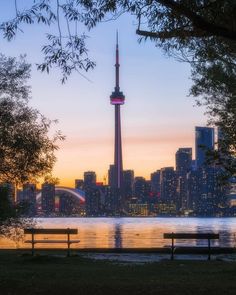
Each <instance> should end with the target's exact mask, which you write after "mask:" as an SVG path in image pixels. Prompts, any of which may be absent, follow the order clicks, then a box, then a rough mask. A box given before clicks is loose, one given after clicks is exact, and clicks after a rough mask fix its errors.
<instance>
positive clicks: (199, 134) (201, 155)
mask: <svg viewBox="0 0 236 295" xmlns="http://www.w3.org/2000/svg"><path fill="white" fill-rule="evenodd" d="M213 150H214V128H209V127H195V153H196V168H197V169H198V168H200V167H202V166H204V165H205V162H206V152H207V151H213Z"/></svg>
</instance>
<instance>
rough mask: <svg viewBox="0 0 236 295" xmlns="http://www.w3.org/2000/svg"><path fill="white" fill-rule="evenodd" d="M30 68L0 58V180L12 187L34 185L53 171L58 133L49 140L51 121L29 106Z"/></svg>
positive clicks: (21, 62)
mask: <svg viewBox="0 0 236 295" xmlns="http://www.w3.org/2000/svg"><path fill="white" fill-rule="evenodd" d="M29 69H30V66H29V65H28V64H27V63H26V62H25V61H24V60H22V59H21V60H20V61H16V59H14V58H6V57H4V56H3V55H1V56H0V162H1V166H0V180H1V181H2V182H12V183H14V184H15V185H19V184H23V183H26V182H30V181H35V180H36V179H37V178H38V177H40V176H43V175H45V174H47V173H50V171H51V170H52V168H53V165H54V163H55V161H56V157H55V155H54V152H55V151H56V150H57V149H58V146H57V144H56V143H57V141H58V140H60V139H63V136H62V135H61V133H60V132H56V134H55V135H54V136H53V137H52V138H50V137H49V135H48V133H49V130H50V127H51V125H52V123H54V121H51V120H49V119H47V118H46V117H44V116H43V115H42V114H41V113H40V112H39V111H38V110H36V109H33V108H31V107H29V106H28V103H27V99H28V98H29V93H30V88H29V86H28V85H27V84H26V80H27V79H28V78H29V75H30V73H29Z"/></svg>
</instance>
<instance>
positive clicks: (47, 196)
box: [42, 182, 55, 215]
mask: <svg viewBox="0 0 236 295" xmlns="http://www.w3.org/2000/svg"><path fill="white" fill-rule="evenodd" d="M42 211H43V213H44V214H46V215H50V214H52V213H53V212H54V211H55V184H52V183H47V182H45V183H43V184H42Z"/></svg>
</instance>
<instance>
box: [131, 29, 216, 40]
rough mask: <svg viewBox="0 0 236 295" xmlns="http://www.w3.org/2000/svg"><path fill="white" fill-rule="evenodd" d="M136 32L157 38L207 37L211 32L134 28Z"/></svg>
mask: <svg viewBox="0 0 236 295" xmlns="http://www.w3.org/2000/svg"><path fill="white" fill-rule="evenodd" d="M136 34H138V35H140V36H143V37H150V38H158V39H171V38H186V37H193V38H194V37H209V36H211V35H212V34H210V33H208V32H206V31H201V30H192V31H190V30H180V29H178V30H173V31H159V32H149V31H143V30H140V29H137V30H136Z"/></svg>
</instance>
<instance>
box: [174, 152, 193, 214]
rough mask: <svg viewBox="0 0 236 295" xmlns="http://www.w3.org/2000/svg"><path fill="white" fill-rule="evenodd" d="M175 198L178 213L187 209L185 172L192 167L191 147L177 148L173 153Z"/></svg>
mask: <svg viewBox="0 0 236 295" xmlns="http://www.w3.org/2000/svg"><path fill="white" fill-rule="evenodd" d="M175 163H176V177H177V199H176V206H177V209H178V211H180V213H182V214H184V213H185V211H186V210H188V185H187V173H188V172H189V171H191V169H192V148H179V149H178V151H177V152H176V154H175Z"/></svg>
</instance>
